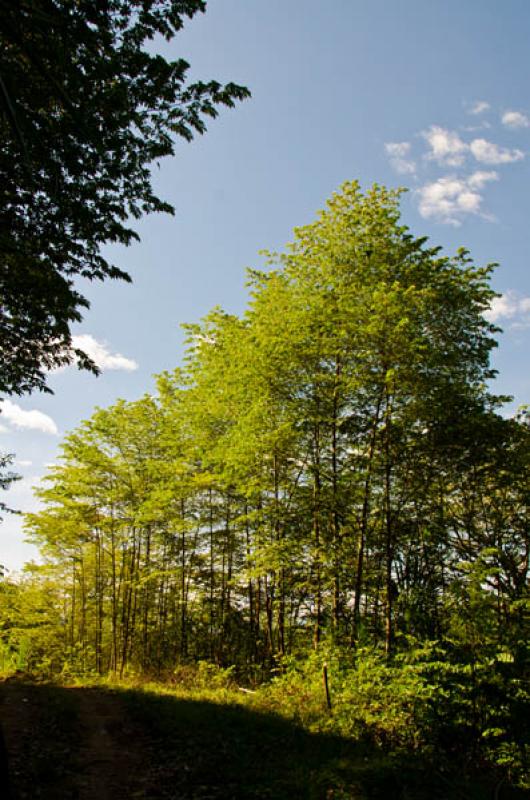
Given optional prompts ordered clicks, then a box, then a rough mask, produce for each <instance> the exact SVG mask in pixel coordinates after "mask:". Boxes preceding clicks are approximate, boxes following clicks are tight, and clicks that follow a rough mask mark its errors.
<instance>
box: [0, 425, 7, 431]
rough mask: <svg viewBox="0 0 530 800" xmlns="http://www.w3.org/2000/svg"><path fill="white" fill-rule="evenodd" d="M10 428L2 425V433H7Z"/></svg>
mask: <svg viewBox="0 0 530 800" xmlns="http://www.w3.org/2000/svg"><path fill="white" fill-rule="evenodd" d="M8 430H9V428H6V426H5V425H0V433H7V432H8Z"/></svg>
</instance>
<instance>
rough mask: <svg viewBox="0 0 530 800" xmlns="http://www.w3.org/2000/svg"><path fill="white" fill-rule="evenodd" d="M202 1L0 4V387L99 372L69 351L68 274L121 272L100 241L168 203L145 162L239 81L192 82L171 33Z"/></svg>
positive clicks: (194, 128) (75, 304)
mask: <svg viewBox="0 0 530 800" xmlns="http://www.w3.org/2000/svg"><path fill="white" fill-rule="evenodd" d="M205 5H206V4H205V3H204V2H203V0H142V1H141V2H140V0H134V2H131V0H105V2H93V1H92V0H90V1H89V2H82V3H79V2H76V0H17V2H11V1H10V0H2V2H1V4H0V8H1V15H0V16H1V22H0V41H1V47H0V73H1V75H2V78H1V82H0V111H1V116H0V132H1V137H0V139H1V146H0V176H1V180H2V191H3V197H2V229H1V233H0V254H1V257H0V298H1V305H2V316H1V319H0V340H1V343H2V345H1V359H0V360H1V363H2V367H1V372H0V394H6V393H7V394H11V393H17V394H20V393H23V392H27V391H31V390H32V389H35V388H38V389H45V388H46V374H47V372H48V371H49V370H50V369H53V368H54V367H58V366H61V365H64V364H65V363H71V362H72V360H73V359H74V357H75V358H77V359H78V361H79V365H80V366H82V367H86V368H89V369H91V370H92V371H97V368H96V366H95V364H93V363H92V362H91V361H90V359H89V358H88V357H87V356H86V354H84V353H83V352H82V351H80V350H79V349H77V348H72V339H71V334H70V325H71V323H72V322H77V321H79V320H80V319H81V315H82V312H83V309H84V308H86V307H87V306H88V302H87V300H86V299H85V298H84V297H83V296H82V295H81V294H80V292H79V291H78V289H77V288H75V285H74V278H75V277H76V276H81V277H83V278H88V279H90V280H104V279H106V278H119V279H124V280H129V276H128V275H127V273H126V272H124V271H123V270H122V269H120V268H118V267H116V266H115V265H112V264H110V263H109V262H108V261H107V260H106V258H105V257H104V256H103V255H102V252H101V246H102V245H104V244H106V243H109V242H118V243H120V244H124V245H128V244H130V243H131V242H132V241H133V240H134V239H137V238H138V236H137V234H136V233H135V232H134V230H132V229H131V227H130V225H129V222H128V219H130V218H131V217H132V218H134V219H138V218H139V217H140V216H142V215H143V214H147V213H152V212H155V211H156V212H160V211H164V212H170V213H172V211H173V209H172V207H171V206H170V205H169V204H168V203H167V202H165V201H163V200H161V199H160V198H158V197H157V196H156V195H155V193H154V191H153V188H152V183H151V176H150V171H149V170H150V167H151V165H152V164H153V163H157V162H158V161H159V159H160V158H162V157H163V156H167V155H172V154H173V153H174V148H175V137H182V138H184V139H185V140H188V141H189V140H190V139H191V138H192V137H193V135H194V134H195V133H203V132H204V131H205V128H206V125H205V120H207V119H208V118H212V117H215V116H216V115H217V110H218V107H219V106H220V105H225V106H233V105H234V103H235V102H236V101H237V100H241V99H243V98H245V97H247V96H248V94H249V93H248V91H247V90H246V89H244V88H243V87H241V86H237V85H235V84H233V83H228V84H227V85H225V86H222V85H220V84H219V83H218V82H217V81H213V80H212V81H207V82H202V81H197V82H194V83H190V82H189V81H188V79H187V72H188V68H189V65H188V64H187V62H186V61H184V59H177V60H175V61H168V60H166V59H165V58H163V57H162V56H161V55H160V54H159V53H158V52H157V51H156V44H157V40H160V39H162V38H163V39H165V40H166V41H171V40H172V39H173V37H174V36H175V35H176V34H177V33H178V31H179V30H180V29H181V28H182V26H183V24H184V21H185V19H186V18H191V17H193V16H194V15H195V14H196V13H198V12H202V11H204V10H205Z"/></svg>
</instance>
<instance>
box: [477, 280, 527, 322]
mask: <svg viewBox="0 0 530 800" xmlns="http://www.w3.org/2000/svg"><path fill="white" fill-rule="evenodd" d="M529 315H530V297H520V296H519V295H518V294H517V292H514V291H513V290H512V289H509V290H508V291H507V292H506V293H505V294H501V295H500V296H499V297H494V298H493V300H492V301H491V305H490V308H489V309H488V311H486V312H485V314H484V316H485V317H486V319H487V320H489V322H499V321H500V320H503V319H508V320H512V324H511V325H510V327H514V328H522V327H527V325H528V324H529V323H530V319H529V318H528V317H529ZM525 317H526V319H525Z"/></svg>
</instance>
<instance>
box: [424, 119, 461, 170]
mask: <svg viewBox="0 0 530 800" xmlns="http://www.w3.org/2000/svg"><path fill="white" fill-rule="evenodd" d="M422 136H423V138H424V139H425V140H426V141H427V143H428V145H429V147H430V153H429V154H428V156H427V157H428V158H429V159H432V160H434V161H438V162H439V163H440V164H447V165H448V166H450V167H458V166H460V165H461V164H463V163H464V159H465V155H466V152H467V150H468V145H467V144H466V143H465V142H464V141H462V139H461V138H460V136H459V135H458V133H455V131H449V130H447V129H446V128H441V127H440V126H439V125H431V127H430V128H429V130H428V131H423V133H422Z"/></svg>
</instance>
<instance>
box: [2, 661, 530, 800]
mask: <svg viewBox="0 0 530 800" xmlns="http://www.w3.org/2000/svg"><path fill="white" fill-rule="evenodd" d="M196 677H197V676H196ZM79 683H81V682H79ZM221 683H222V681H218V685H216V686H213V687H212V686H209V685H208V676H207V675H203V676H202V677H201V676H200V675H199V676H198V679H197V680H196V681H195V682H193V681H187V680H185V679H183V680H182V682H181V684H180V685H168V684H157V683H147V682H144V683H140V682H137V683H133V682H131V681H130V682H128V683H125V684H123V683H121V684H117V683H113V682H110V681H109V682H105V683H104V682H102V681H100V680H91V681H85V682H83V685H84V686H85V687H87V686H91V687H92V688H91V689H90V691H89V692H85V697H86V696H87V694H88V697H89V698H90V699H89V703H92V702H94V703H98V702H103V701H104V702H106V703H107V704H109V703H110V704H114V705H115V706H116V708H117V709H118V711H119V714H121V715H123V716H126V717H127V719H128V720H130V724H131V726H132V727H131V730H133V731H134V732H135V733H134V735H131V736H129V738H127V737H125V738H124V737H123V736H121V738H120V737H119V736H117V737H116V739H115V744H114V747H115V748H116V747H118V748H127V747H129V748H131V750H132V751H134V753H133V755H134V759H135V760H136V761H139V762H141V763H139V764H137V766H138V770H139V772H140V773H141V774H142V775H143V778H144V780H143V783H142V787H141V788H138V786H137V787H136V789H135V787H134V786H133V785H131V784H130V783H129V784H128V783H127V781H128V778H130V776H128V775H123V776H121V777H122V780H121V781H120V782H121V784H122V786H123V795H120V794H119V795H116V797H117V798H121V797H122V796H123V798H127V800H129V798H141V797H143V798H145V799H146V800H221V798H222V799H223V800H230V799H231V798H232V800H245V799H248V800H252V799H253V798H262V799H263V800H266V799H269V800H383V799H384V800H427V798H428V799H429V800H436V799H438V800H464V798H466V800H486V798H487V799H488V800H490V798H491V797H493V796H494V794H493V792H494V791H495V788H496V787H495V784H492V783H491V780H489V781H488V780H484V781H483V780H481V779H479V778H476V779H475V780H474V781H472V782H469V780H468V781H467V782H466V781H465V780H463V779H462V778H461V776H459V775H455V774H450V773H448V772H447V771H445V772H443V771H440V770H439V769H438V768H437V765H436V761H435V760H433V759H431V760H430V761H429V760H428V759H426V758H425V757H424V756H422V755H420V754H416V755H415V754H410V753H409V754H405V753H400V752H396V751H394V752H392V751H390V752H385V751H384V750H383V749H382V748H379V747H376V746H374V745H373V744H371V743H369V742H368V741H362V740H357V741H354V740H352V739H351V738H347V737H341V736H338V735H334V734H333V733H332V732H325V731H324V730H320V731H319V730H317V729H315V728H314V729H313V730H310V729H309V727H308V725H307V724H305V723H304V714H303V710H300V713H299V714H298V717H299V718H298V719H295V718H294V716H293V713H292V710H291V711H290V712H289V713H288V714H286V715H285V714H282V713H279V711H278V702H277V698H276V699H275V701H274V709H275V710H273V708H272V703H271V701H270V698H269V697H268V696H267V692H266V691H263V690H262V691H258V692H257V693H255V694H245V693H243V692H240V691H238V690H237V687H233V686H230V685H229V682H228V684H227V685H220V684H221ZM10 686H11V689H10V691H11V693H12V694H13V696H15V697H16V698H18V700H17V702H19V706H20V709H21V713H24V712H25V710H26V709H25V708H24V706H25V704H24V703H23V698H24V697H28V700H29V702H30V705H31V735H30V736H29V737H28V736H27V737H26V739H25V740H24V741H23V742H22V743H21V745H20V746H19V748H18V755H17V759H18V760H17V764H16V765H17V767H18V768H17V770H16V771H17V773H18V775H16V776H14V777H15V779H16V782H17V789H18V796H19V797H20V798H21V799H22V798H25V797H28V798H32V800H33V798H42V800H56V798H57V799H58V798H70V797H76V796H78V795H76V793H75V792H76V791H77V789H76V781H79V776H76V770H79V769H82V768H83V764H82V760H81V761H80V748H83V747H84V748H85V750H86V742H85V743H84V745H83V744H82V743H81V742H80V739H81V738H82V735H83V734H82V731H83V719H82V718H80V706H79V691H78V687H74V686H64V685H63V686H61V685H53V684H44V685H43V684H31V683H19V682H10ZM76 692H77V694H76ZM290 708H291V709H292V708H293V703H292V702H291V705H290ZM326 713H327V712H326V711H325V708H324V706H322V714H323V715H325V714H326ZM314 714H315V709H314V708H312V710H311V715H312V718H314ZM128 724H129V722H127V725H128ZM22 727H23V726H22ZM323 727H325V724H324V723H323ZM109 735H110V736H113V735H114V734H113V731H112V730H110V731H109ZM83 758H85V760H87V759H88V761H89V760H90V754H88V756H87V753H86V752H84V755H83ZM22 763H25V765H26V771H25V774H24V775H22V776H21V775H20V769H19V768H20V766H21V764H22ZM116 768H117V769H119V767H116ZM118 777H120V776H118ZM32 787H33V788H32ZM35 787H38V791H36V790H35ZM57 791H59V793H57ZM61 792H62V793H61ZM80 796H81V797H85V795H83V794H81V795H80ZM525 796H527V795H525V794H524V793H518V792H516V791H514V790H511V789H509V788H508V787H506V786H499V787H498V790H497V795H496V798H497V800H508V799H510V800H511V798H513V799H514V800H515V798H517V799H519V798H521V799H522V798H523V797H525Z"/></svg>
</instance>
